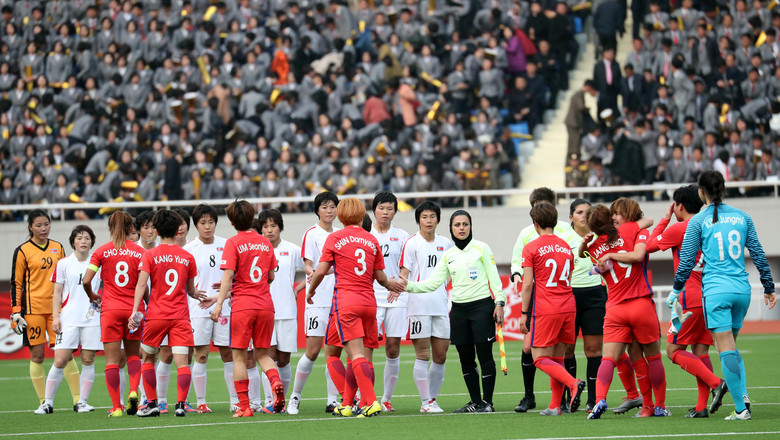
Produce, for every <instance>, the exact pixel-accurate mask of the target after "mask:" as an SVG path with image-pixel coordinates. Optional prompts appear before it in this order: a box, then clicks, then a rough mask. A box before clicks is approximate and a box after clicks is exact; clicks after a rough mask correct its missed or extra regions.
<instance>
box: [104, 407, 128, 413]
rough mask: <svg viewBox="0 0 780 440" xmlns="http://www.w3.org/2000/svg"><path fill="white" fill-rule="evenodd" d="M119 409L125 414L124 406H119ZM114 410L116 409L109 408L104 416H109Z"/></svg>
mask: <svg viewBox="0 0 780 440" xmlns="http://www.w3.org/2000/svg"><path fill="white" fill-rule="evenodd" d="M120 408H121V409H122V412H123V413H124V412H125V406H124V405H121V406H120ZM115 409H116V408H111V409H109V410H107V411H106V414H109V415H110V414H111V413H112V412H114V410H115Z"/></svg>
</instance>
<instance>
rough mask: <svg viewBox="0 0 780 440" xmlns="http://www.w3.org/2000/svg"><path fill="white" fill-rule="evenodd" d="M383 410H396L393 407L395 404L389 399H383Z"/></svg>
mask: <svg viewBox="0 0 780 440" xmlns="http://www.w3.org/2000/svg"><path fill="white" fill-rule="evenodd" d="M381 404H382V411H384V412H395V408H393V404H392V403H390V401H389V400H384V399H382V402H381Z"/></svg>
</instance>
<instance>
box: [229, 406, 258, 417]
mask: <svg viewBox="0 0 780 440" xmlns="http://www.w3.org/2000/svg"><path fill="white" fill-rule="evenodd" d="M253 415H255V413H253V412H252V408H239V409H238V411H236V412H235V414H233V417H252V416H253Z"/></svg>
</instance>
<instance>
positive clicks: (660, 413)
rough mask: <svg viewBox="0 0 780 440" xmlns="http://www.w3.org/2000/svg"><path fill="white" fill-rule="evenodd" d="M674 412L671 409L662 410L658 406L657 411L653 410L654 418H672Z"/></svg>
mask: <svg viewBox="0 0 780 440" xmlns="http://www.w3.org/2000/svg"><path fill="white" fill-rule="evenodd" d="M671 416H672V411H671V410H670V409H669V408H661V407H660V406H656V407H655V409H653V417H671Z"/></svg>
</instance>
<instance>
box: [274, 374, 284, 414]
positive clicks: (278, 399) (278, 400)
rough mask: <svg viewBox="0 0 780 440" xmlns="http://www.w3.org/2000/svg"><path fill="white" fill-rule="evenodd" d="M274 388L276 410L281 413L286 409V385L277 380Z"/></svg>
mask: <svg viewBox="0 0 780 440" xmlns="http://www.w3.org/2000/svg"><path fill="white" fill-rule="evenodd" d="M272 388H273V389H274V412H275V413H279V412H282V410H283V409H284V385H282V383H281V382H279V381H277V382H276V383H274V384H273V385H272Z"/></svg>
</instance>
